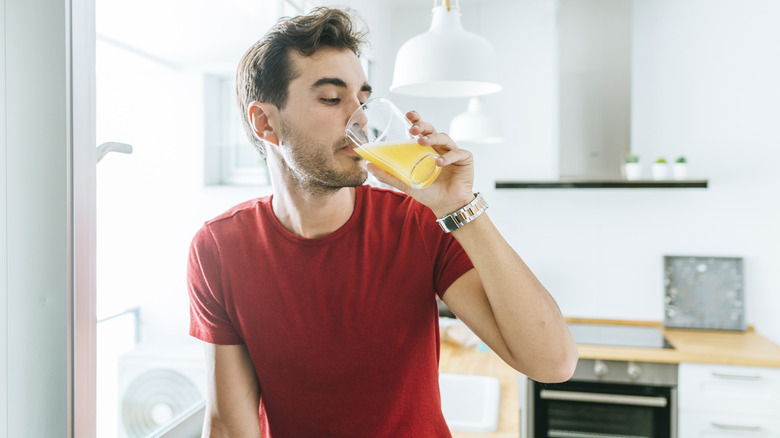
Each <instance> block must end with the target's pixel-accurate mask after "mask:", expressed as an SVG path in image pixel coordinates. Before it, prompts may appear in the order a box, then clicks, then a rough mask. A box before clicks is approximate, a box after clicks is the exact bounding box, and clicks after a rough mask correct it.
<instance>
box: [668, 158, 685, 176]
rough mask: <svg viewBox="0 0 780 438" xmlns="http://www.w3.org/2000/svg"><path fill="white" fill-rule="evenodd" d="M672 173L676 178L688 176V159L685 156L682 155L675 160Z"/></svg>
mask: <svg viewBox="0 0 780 438" xmlns="http://www.w3.org/2000/svg"><path fill="white" fill-rule="evenodd" d="M672 175H673V176H674V179H677V180H681V179H685V178H687V177H688V161H687V160H686V159H685V157H680V158H678V159H677V160H675V162H674V164H673V165H672Z"/></svg>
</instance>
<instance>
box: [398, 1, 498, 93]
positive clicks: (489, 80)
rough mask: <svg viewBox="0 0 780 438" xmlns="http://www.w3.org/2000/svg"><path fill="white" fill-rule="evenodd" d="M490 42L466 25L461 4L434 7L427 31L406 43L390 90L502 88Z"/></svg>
mask: <svg viewBox="0 0 780 438" xmlns="http://www.w3.org/2000/svg"><path fill="white" fill-rule="evenodd" d="M495 75H496V53H495V50H493V46H491V45H490V43H489V42H488V41H487V40H486V39H484V38H482V37H480V36H479V35H476V34H474V33H471V32H468V31H466V30H464V29H463V25H462V24H461V21H460V8H458V7H457V6H452V7H450V10H449V11H448V10H447V8H446V7H445V6H436V7H434V8H433V21H432V22H431V27H430V29H428V31H427V32H425V33H423V34H420V35H417V36H415V37H413V38H412V39H410V40H409V41H407V42H406V43H404V45H403V46H401V48H400V49H399V50H398V55H397V56H396V59H395V71H394V73H393V83H392V84H391V85H390V91H392V92H393V93H398V94H406V95H414V96H420V97H469V96H483V95H485V94H491V93H495V92H497V91H501V85H499V84H498V83H497V82H496V81H495Z"/></svg>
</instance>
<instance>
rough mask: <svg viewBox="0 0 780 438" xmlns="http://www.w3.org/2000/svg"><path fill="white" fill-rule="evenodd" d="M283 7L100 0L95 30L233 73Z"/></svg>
mask: <svg viewBox="0 0 780 438" xmlns="http://www.w3.org/2000/svg"><path fill="white" fill-rule="evenodd" d="M278 8H279V1H278V0H219V1H215V0H96V20H97V25H96V30H97V35H98V39H99V40H102V41H108V42H111V43H114V44H116V45H119V46H122V47H125V48H127V49H129V50H132V51H134V52H136V53H140V54H143V55H145V56H148V57H150V58H154V59H157V60H159V61H162V62H165V63H167V64H172V65H175V66H179V67H187V68H200V69H204V70H221V69H225V70H229V71H232V70H234V69H235V65H236V63H237V62H238V60H239V59H240V58H241V56H242V55H243V53H244V52H245V51H246V49H247V48H248V47H249V46H251V45H252V44H253V43H255V42H256V41H257V40H258V39H259V38H260V37H261V36H262V35H263V33H265V31H266V30H267V29H268V27H270V26H271V25H273V23H274V22H275V21H276V17H277V16H278V13H279V12H278Z"/></svg>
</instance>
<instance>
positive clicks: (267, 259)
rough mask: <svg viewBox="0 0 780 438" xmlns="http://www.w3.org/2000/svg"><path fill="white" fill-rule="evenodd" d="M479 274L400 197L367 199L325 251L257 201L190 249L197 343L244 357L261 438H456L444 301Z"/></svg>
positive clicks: (363, 193) (204, 232) (367, 193)
mask: <svg viewBox="0 0 780 438" xmlns="http://www.w3.org/2000/svg"><path fill="white" fill-rule="evenodd" d="M471 268H472V264H471V262H470V261H469V259H468V257H467V256H466V254H465V252H464V251H463V249H462V248H461V247H460V245H459V244H458V243H457V241H455V240H454V239H453V238H452V236H451V235H448V234H445V233H443V232H442V231H441V229H440V228H439V226H438V225H437V224H436V222H435V217H434V215H433V213H432V212H431V211H430V210H429V209H428V208H427V207H424V206H423V205H421V204H419V203H418V202H417V201H414V200H413V199H411V198H409V197H408V196H406V195H405V194H402V193H398V192H394V191H391V190H385V189H379V188H376V187H370V186H361V187H358V188H357V196H356V204H355V210H354V212H353V214H352V217H351V218H350V219H349V220H348V221H347V223H345V224H344V225H343V226H342V227H341V228H339V229H338V230H336V231H335V232H334V233H332V234H330V235H328V236H326V237H323V238H318V239H305V238H302V237H299V236H296V235H294V234H292V233H290V232H289V231H288V230H286V229H285V228H284V227H283V226H282V225H281V224H280V223H279V221H278V220H277V219H276V217H275V216H274V214H273V211H272V209H271V197H265V198H260V199H256V200H253V201H249V202H245V203H243V204H240V205H238V206H236V207H234V208H233V209H231V210H230V211H228V212H226V213H224V214H222V215H221V216H219V217H217V218H215V219H213V220H211V221H208V222H207V223H206V224H205V225H204V226H203V228H201V230H200V231H199V232H198V233H197V234H196V236H195V238H194V239H193V242H192V247H191V249H190V258H189V265H188V285H189V292H190V303H191V306H190V309H191V324H190V334H191V335H192V336H194V337H196V338H198V339H201V340H203V341H206V342H209V343H213V344H241V343H244V344H246V346H247V349H248V350H249V353H250V356H251V358H252V362H253V364H254V367H255V371H256V373H257V377H258V380H259V382H260V387H261V397H262V399H261V404H260V407H259V414H260V417H261V419H263V420H265V421H267V425H268V427H269V428H270V433H269V431H268V430H266V431H264V433H263V436H264V437H270V436H273V437H274V438H285V437H308V436H312V437H330V436H332V437H340V438H346V437H360V438H364V437H403V436H413V437H448V436H450V432H449V430H448V429H447V426H446V423H445V422H444V417H443V416H442V413H441V401H440V396H439V386H438V363H439V331H438V310H437V307H436V300H435V296H436V294H439V295H442V294H443V293H444V292H445V291H446V290H447V288H448V287H449V286H450V285H451V284H452V283H453V282H454V281H455V280H456V279H457V278H458V277H460V276H461V275H463V274H464V273H465V272H466V271H468V270H469V269H471Z"/></svg>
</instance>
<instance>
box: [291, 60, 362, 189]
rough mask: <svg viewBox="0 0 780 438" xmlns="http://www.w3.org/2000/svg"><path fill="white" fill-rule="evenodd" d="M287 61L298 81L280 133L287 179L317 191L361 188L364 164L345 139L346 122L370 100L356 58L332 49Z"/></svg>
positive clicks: (294, 84)
mask: <svg viewBox="0 0 780 438" xmlns="http://www.w3.org/2000/svg"><path fill="white" fill-rule="evenodd" d="M289 56H290V60H291V63H292V68H293V71H295V72H297V73H298V76H297V77H296V78H295V79H293V80H292V81H291V82H290V85H289V87H288V98H287V104H286V106H285V107H284V109H283V110H281V111H280V112H279V127H278V128H279V131H278V132H279V145H280V147H279V151H280V153H281V154H282V156H283V159H284V161H285V163H286V167H287V170H288V176H289V177H291V178H293V181H294V182H295V183H296V184H299V185H300V186H301V187H304V188H308V189H310V190H317V191H322V190H325V191H330V190H335V189H338V188H341V187H353V186H357V185H360V184H362V183H363V182H364V181H365V180H366V176H367V173H366V170H365V166H364V162H363V161H362V159H361V158H360V156H358V155H357V153H355V151H354V150H353V145H352V143H351V141H349V139H347V138H346V137H345V136H344V129H345V127H346V125H347V120H348V119H349V117H350V116H351V115H352V113H353V112H354V111H355V110H356V109H357V107H358V106H360V104H362V103H363V102H365V101H366V100H367V99H368V98H369V96H370V94H371V87H370V86H369V85H368V83H367V82H366V76H365V74H364V72H363V68H362V67H361V65H360V61H359V60H358V57H357V56H356V55H355V54H354V53H352V52H351V51H349V50H345V51H339V50H335V49H333V48H322V49H320V50H318V51H317V52H316V53H314V54H313V55H312V56H308V57H305V56H302V55H300V54H298V53H297V52H291V53H290V54H289Z"/></svg>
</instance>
